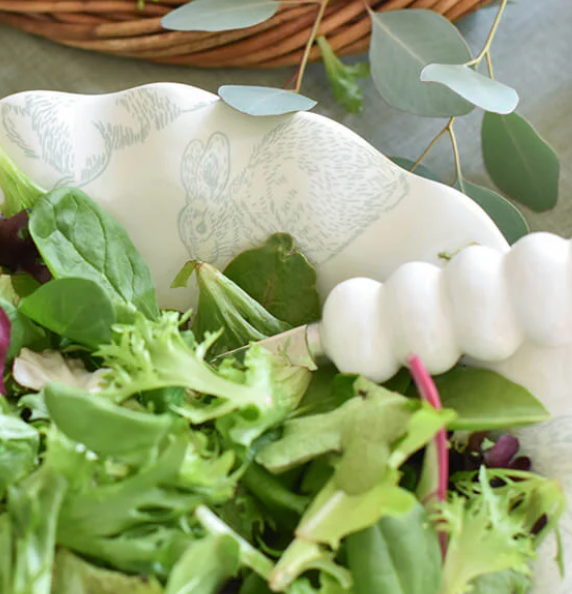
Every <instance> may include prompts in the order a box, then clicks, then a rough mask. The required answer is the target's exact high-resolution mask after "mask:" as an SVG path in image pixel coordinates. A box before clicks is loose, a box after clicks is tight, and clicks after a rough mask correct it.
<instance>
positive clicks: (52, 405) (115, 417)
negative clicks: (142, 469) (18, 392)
mask: <svg viewBox="0 0 572 594" xmlns="http://www.w3.org/2000/svg"><path fill="white" fill-rule="evenodd" d="M44 399H45V403H46V406H47V408H48V412H49V414H50V418H51V419H52V421H53V422H54V423H55V425H56V426H57V427H58V429H60V431H62V433H64V434H65V435H67V437H69V438H70V439H72V440H74V441H76V442H78V443H82V444H84V445H85V446H86V447H87V448H88V449H90V450H92V451H93V452H95V453H96V454H101V455H103V456H116V457H118V458H124V457H125V456H128V457H129V456H133V455H139V454H148V452H149V450H150V449H153V448H155V447H157V446H158V445H159V444H160V443H161V441H162V440H163V439H164V438H165V437H166V436H167V434H168V433H169V431H170V430H171V428H172V427H173V424H174V422H175V419H174V417H172V416H171V415H152V414H148V413H143V412H137V411H134V410H129V409H128V408H124V407H120V406H117V405H115V404H112V403H111V402H108V401H107V400H105V399H104V398H101V397H100V396H98V395H92V394H88V393H87V392H84V391H83V390H82V389H80V388H77V387H74V386H68V385H66V384H61V383H50V384H48V385H47V386H46V387H45V388H44Z"/></svg>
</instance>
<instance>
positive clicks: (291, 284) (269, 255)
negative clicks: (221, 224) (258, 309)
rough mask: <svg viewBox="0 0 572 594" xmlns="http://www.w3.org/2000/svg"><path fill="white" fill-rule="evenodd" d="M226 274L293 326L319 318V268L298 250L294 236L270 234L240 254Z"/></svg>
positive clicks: (227, 268)
mask: <svg viewBox="0 0 572 594" xmlns="http://www.w3.org/2000/svg"><path fill="white" fill-rule="evenodd" d="M224 274H225V276H227V277H228V278H229V279H230V280H232V281H234V282H235V283H236V284H237V285H239V286H240V287H241V288H242V289H244V290H245V291H246V292H247V293H248V294H249V295H250V296H251V297H253V298H254V299H256V301H258V303H260V304H261V305H262V306H263V307H264V308H265V309H266V310H268V311H269V312H270V313H271V314H272V315H274V316H276V317H277V318H278V319H279V320H283V321H284V322H287V323H288V324H291V325H292V326H300V325H302V324H307V323H309V322H315V321H316V320H318V319H319V318H320V314H321V308H320V298H319V296H318V291H317V288H316V283H317V275H316V270H315V268H314V267H313V266H312V265H311V264H310V263H309V262H308V260H307V259H306V257H305V256H304V255H303V254H302V253H301V252H299V251H298V249H297V248H296V245H295V243H294V239H293V237H292V236H291V235H288V234H286V233H276V234H274V235H271V236H270V237H269V238H268V240H267V241H266V243H264V244H263V245H262V246H260V247H258V248H254V249H251V250H247V251H245V252H242V254H240V255H238V256H237V257H236V258H235V259H234V260H233V261H232V262H231V263H230V264H229V265H228V266H227V267H226V269H225V271H224Z"/></svg>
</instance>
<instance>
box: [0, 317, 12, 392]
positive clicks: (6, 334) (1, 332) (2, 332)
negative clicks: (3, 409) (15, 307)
mask: <svg viewBox="0 0 572 594" xmlns="http://www.w3.org/2000/svg"><path fill="white" fill-rule="evenodd" d="M10 328H11V324H10V319H9V318H8V316H7V315H6V312H5V311H4V310H3V309H2V308H1V307H0V393H1V394H3V395H4V396H6V386H5V385H4V371H5V367H6V358H7V357H8V349H9V348H10Z"/></svg>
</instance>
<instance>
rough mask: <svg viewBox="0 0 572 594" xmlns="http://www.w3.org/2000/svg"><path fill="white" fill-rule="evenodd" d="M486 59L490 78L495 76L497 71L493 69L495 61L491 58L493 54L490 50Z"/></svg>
mask: <svg viewBox="0 0 572 594" xmlns="http://www.w3.org/2000/svg"><path fill="white" fill-rule="evenodd" d="M485 57H486V60H487V69H488V71H489V76H490V78H494V77H495V73H494V71H493V61H492V60H491V54H490V52H487V53H486V56H485Z"/></svg>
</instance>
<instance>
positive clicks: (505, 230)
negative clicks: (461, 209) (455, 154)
mask: <svg viewBox="0 0 572 594" xmlns="http://www.w3.org/2000/svg"><path fill="white" fill-rule="evenodd" d="M457 188H458V189H460V188H459V187H458V185H457ZM463 191H464V193H465V194H466V195H467V196H469V197H470V198H472V199H473V200H474V201H475V202H476V203H477V204H478V205H479V206H480V207H481V208H482V209H483V210H484V211H485V212H486V213H487V214H488V215H489V217H491V219H492V220H493V221H494V222H495V224H496V226H497V227H498V228H499V229H500V230H501V232H502V234H503V235H504V236H505V238H506V240H507V241H508V242H509V243H510V244H513V243H514V242H515V241H517V240H518V239H520V238H521V237H523V236H524V235H526V234H527V233H529V231H530V229H529V227H528V223H527V222H526V219H525V218H524V216H523V215H522V213H521V212H520V211H519V210H518V208H516V207H515V206H514V205H513V204H511V203H510V202H509V201H508V200H507V199H506V198H503V197H502V196H501V195H500V194H497V193H496V192H493V190H490V189H489V188H483V187H481V186H477V185H476V184H472V183H470V182H468V181H466V180H463Z"/></svg>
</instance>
